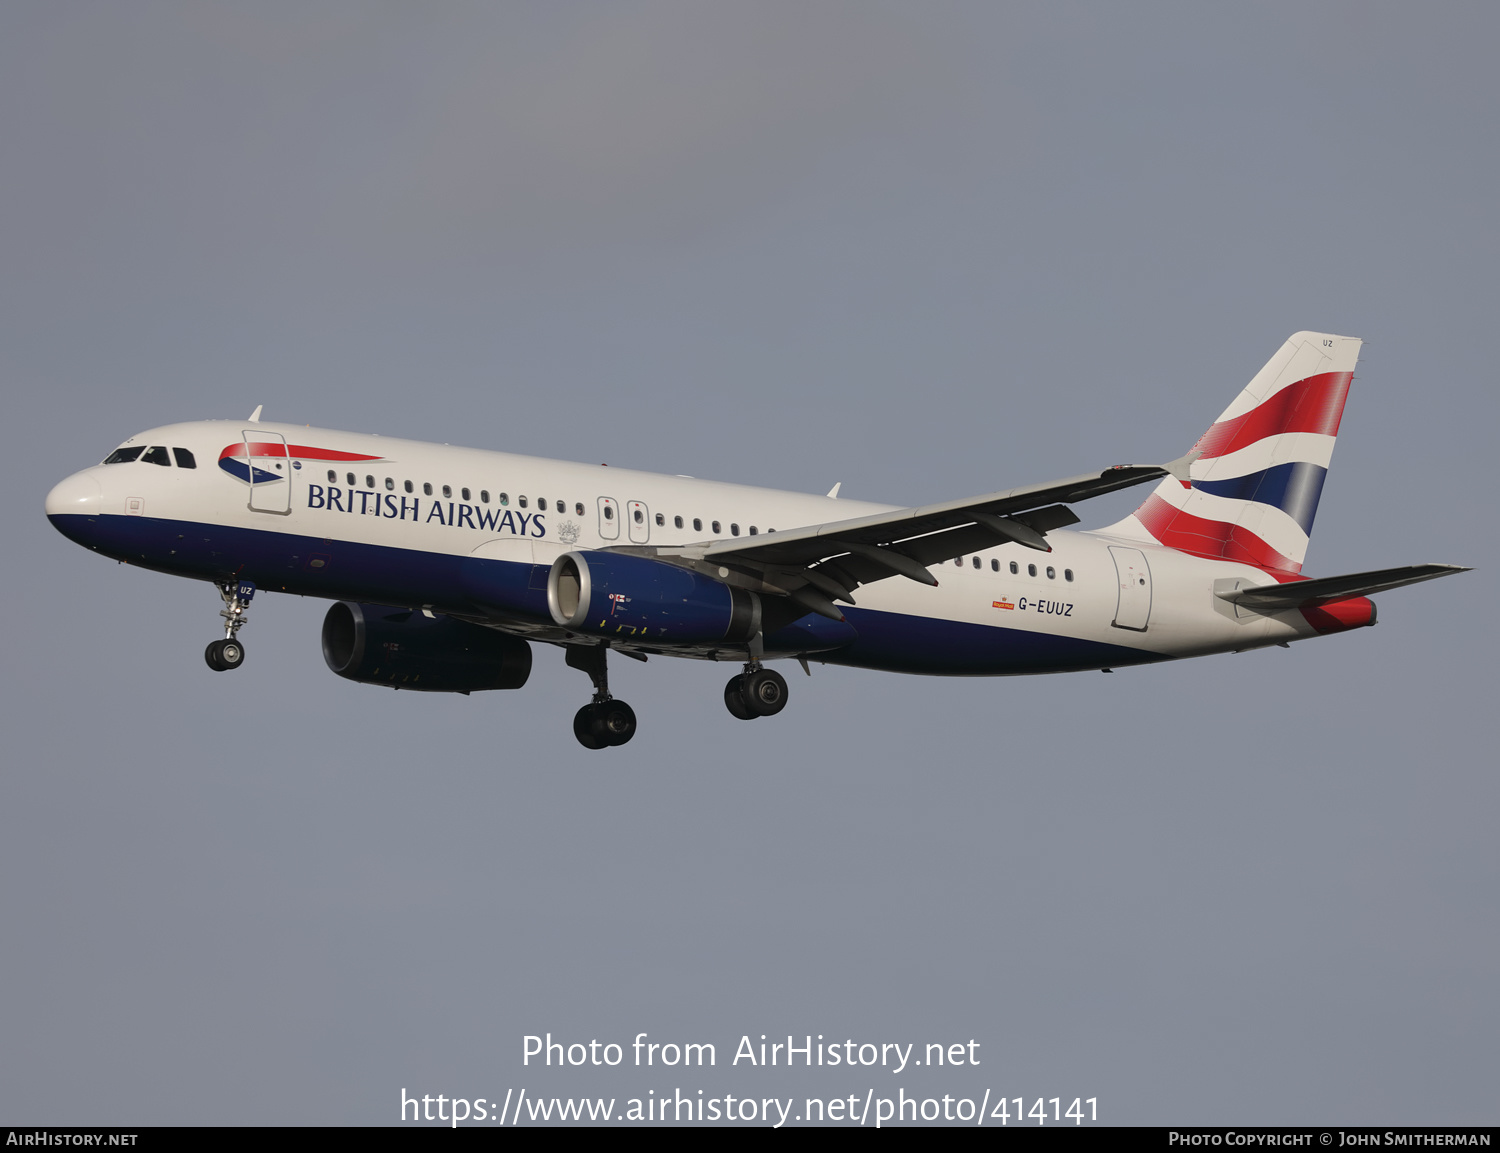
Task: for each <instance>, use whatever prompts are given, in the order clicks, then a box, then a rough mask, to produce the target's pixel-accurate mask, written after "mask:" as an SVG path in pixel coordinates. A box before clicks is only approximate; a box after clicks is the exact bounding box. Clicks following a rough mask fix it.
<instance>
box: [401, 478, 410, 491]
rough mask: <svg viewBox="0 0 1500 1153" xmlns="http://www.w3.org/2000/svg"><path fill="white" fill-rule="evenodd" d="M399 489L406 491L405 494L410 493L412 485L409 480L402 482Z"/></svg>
mask: <svg viewBox="0 0 1500 1153" xmlns="http://www.w3.org/2000/svg"><path fill="white" fill-rule="evenodd" d="M401 487H402V488H404V489H406V491H407V492H411V491H412V483H411V481H409V480H404V481H402V482H401Z"/></svg>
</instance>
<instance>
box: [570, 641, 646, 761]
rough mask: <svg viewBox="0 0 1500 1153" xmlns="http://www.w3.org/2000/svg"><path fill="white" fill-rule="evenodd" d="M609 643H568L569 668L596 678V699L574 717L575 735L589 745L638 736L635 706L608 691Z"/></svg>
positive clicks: (604, 746) (616, 742)
mask: <svg viewBox="0 0 1500 1153" xmlns="http://www.w3.org/2000/svg"><path fill="white" fill-rule="evenodd" d="M608 654H609V646H608V645H569V646H568V649H567V657H566V659H567V662H568V667H569V668H574V669H579V670H581V671H583V672H586V673H588V675H589V679H590V680H592V681H593V682H594V699H593V700H592V701H591V702H590V703H588V704H586V705H584V706H583V708H581V709H579V710H578V713H577V715H576V716H574V718H573V735H574V736H575V737H577V738H578V743H579V744H580V745H582V746H583V747H584V748H586V749H607V748H609V747H610V746H612V745H623V744H624V743H625V742H626V741H628V740H630V738H631V737H633V736H635V710H634V709H632V708H631V707H630V706H629V705H627V704H626V703H625V702H624V701H617V700H615V699H614V698H613V697H611V696H610V695H609V669H608V667H607V666H606V658H607V656H608Z"/></svg>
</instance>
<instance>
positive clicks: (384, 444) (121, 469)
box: [47, 421, 1318, 675]
mask: <svg viewBox="0 0 1500 1153" xmlns="http://www.w3.org/2000/svg"><path fill="white" fill-rule="evenodd" d="M257 443H260V444H265V443H284V444H285V445H286V446H287V450H286V455H284V456H283V457H281V458H280V459H274V458H272V457H270V456H267V457H265V458H263V459H257V458H256V456H255V453H256V451H257V450H256V448H255V447H254V445H256V444H257ZM247 445H248V446H250V447H246V446H247ZM137 446H140V447H147V448H149V447H150V446H163V447H165V448H167V449H168V450H169V452H168V454H167V455H168V457H169V462H168V463H167V464H152V463H147V462H145V461H144V460H141V459H136V460H134V461H129V462H125V463H116V464H101V465H96V466H94V467H92V468H88V469H85V470H84V471H82V472H80V473H77V474H75V475H74V476H72V477H69V478H68V479H67V480H65V481H64V482H62V483H61V484H59V485H58V486H57V488H56V489H54V490H53V493H52V494H51V495H50V496H49V498H48V504H47V511H48V514H49V516H51V517H52V518H53V520H54V523H56V524H57V525H58V527H59V528H60V529H61V530H62V531H63V532H64V533H66V534H67V535H69V536H70V537H72V538H73V539H75V540H77V541H79V543H82V544H85V545H86V546H88V547H90V548H93V549H94V550H96V551H98V552H101V553H103V554H105V555H108V556H111V557H114V558H116V559H119V560H122V561H126V562H128V563H134V564H143V565H146V566H148V567H151V568H155V569H159V570H163V571H169V572H176V573H179V574H181V575H186V576H191V577H196V578H200V579H207V580H214V581H216V582H223V581H225V580H231V579H235V578H237V577H239V578H245V577H248V578H250V579H253V580H254V581H255V582H256V584H257V585H258V586H259V587H260V588H262V589H266V590H271V591H287V592H296V593H300V594H303V595H315V596H324V597H328V598H330V599H355V600H364V601H372V602H377V603H381V604H392V605H397V606H405V607H410V608H426V609H429V610H432V611H437V612H444V613H450V614H455V615H460V616H469V617H470V618H473V619H481V618H487V619H488V621H489V623H492V624H494V625H496V626H497V627H500V628H504V629H509V630H512V631H516V632H518V633H521V634H523V635H524V634H527V633H531V634H532V635H533V636H535V637H536V638H537V639H544V640H550V639H556V633H555V629H556V626H555V624H554V623H553V622H552V620H551V619H550V618H548V617H547V615H546V613H545V609H544V608H543V609H542V610H541V611H536V610H537V606H538V605H539V604H541V603H542V602H540V601H538V600H537V599H536V598H535V597H531V598H530V599H524V598H523V599H522V600H518V601H517V602H516V603H515V604H513V605H509V606H502V607H503V608H504V610H505V611H498V612H497V611H493V606H491V611H482V610H479V609H476V606H475V603H474V602H473V598H472V597H471V596H470V595H469V592H468V589H469V588H470V585H469V584H468V583H466V582H467V577H466V576H465V574H466V573H469V572H471V571H472V565H473V563H475V562H494V563H496V564H499V565H507V566H517V567H516V568H515V570H514V571H515V572H516V573H517V574H519V575H518V579H517V586H516V587H517V588H518V589H521V590H523V591H524V590H529V592H528V593H527V595H528V596H529V593H535V592H536V591H537V588H536V580H535V578H534V577H533V576H532V575H531V574H533V573H536V572H539V571H540V570H542V569H543V568H545V567H546V566H550V565H551V564H552V562H553V561H554V560H555V559H556V558H557V557H558V556H559V555H561V554H562V553H564V552H567V551H569V550H597V549H611V548H618V547H619V546H638V547H639V546H658V547H666V546H682V545H688V544H692V543H694V542H707V541H710V540H725V539H731V538H733V537H736V536H738V537H744V538H748V537H750V536H752V535H756V536H759V535H761V534H766V533H771V532H774V531H776V530H782V531H785V530H787V529H792V528H797V527H801V526H805V525H815V524H822V523H827V522H830V521H840V520H846V519H849V518H853V517H858V516H863V515H867V514H873V513H880V512H884V511H887V510H888V509H889V508H890V507H891V506H887V505H877V504H870V503H865V502H858V501H851V500H837V499H832V498H829V497H821V496H812V495H807V494H802V493H792V492H783V491H778V490H774V489H765V488H753V487H749V486H743V485H732V484H723V483H718V482H714V481H705V480H698V479H695V478H692V477H681V476H664V475H658V474H654V473H646V472H637V471H632V470H629V469H621V468H611V467H607V466H604V465H585V464H576V463H569V462H565V461H555V460H544V459H540V458H536V457H528V456H520V455H515V454H511V453H502V452H490V451H484V450H478V449H468V448H456V447H450V446H448V445H435V444H427V443H422V442H417V441H409V440H400V439H394V438H388V437H382V436H375V435H369V434H361V433H352V432H340V431H334V430H327V429H313V428H306V427H301V426H296V425H286V424H270V423H254V424H251V423H239V422H231V421H198V422H192V423H184V424H175V425H167V426H164V427H161V428H155V429H151V430H149V431H146V432H143V433H140V434H138V435H137V436H134V437H132V438H131V439H130V440H129V441H127V442H126V444H125V446H122V447H137ZM236 446H238V447H236ZM178 448H181V449H186V450H188V451H189V452H190V453H191V454H192V459H193V461H194V462H195V467H192V468H185V467H181V464H180V463H179V459H180V456H181V454H174V453H172V452H171V451H170V450H174V449H178ZM223 454H228V455H223ZM257 469H259V470H260V471H259V472H258V473H257V472H254V471H253V470H257ZM272 470H274V473H275V474H282V475H274V474H273V472H272ZM251 477H256V478H259V479H257V480H254V481H252V480H251V479H250V478H251ZM1046 539H1047V542H1048V543H1049V544H1050V545H1051V546H1052V551H1051V552H1050V553H1044V552H1040V551H1037V550H1034V549H1028V548H1025V547H1022V546H1021V545H1019V544H1014V543H1011V544H1003V545H998V546H996V547H994V548H989V549H986V550H984V551H981V552H978V553H975V554H972V555H966V556H963V557H960V558H958V560H957V561H956V562H948V563H945V564H943V565H940V566H934V567H933V568H932V569H931V572H932V573H933V575H934V576H936V577H937V579H938V582H939V583H938V585H937V587H929V586H927V585H923V584H919V583H917V582H915V581H912V580H907V579H904V578H902V577H891V578H889V579H885V580H880V581H876V582H874V583H872V584H868V585H865V586H862V587H861V588H860V589H858V591H857V593H856V594H855V600H856V601H857V602H858V603H857V607H856V608H851V609H849V610H847V612H848V623H849V625H850V626H852V628H853V629H854V630H855V631H856V632H857V633H858V634H859V639H858V641H857V642H854V643H850V644H847V645H842V646H839V647H837V648H834V649H828V648H827V647H826V646H824V651H822V652H821V653H819V654H818V655H817V657H816V659H826V660H829V661H835V662H838V663H849V664H859V665H867V666H870V667H880V668H892V669H900V670H904V671H912V672H927V673H938V674H943V673H949V674H959V675H963V674H1004V673H1018V672H1045V671H1065V670H1068V669H1079V668H1104V667H1112V666H1114V665H1117V664H1129V663H1139V662H1144V661H1155V660H1162V659H1171V658H1176V657H1186V656H1195V655H1200V654H1204V653H1212V652H1222V651H1228V650H1238V649H1246V648H1253V647H1257V646H1261V645H1267V644H1277V643H1282V642H1286V641H1291V640H1296V639H1299V638H1302V637H1308V636H1313V635H1317V632H1318V630H1317V629H1315V628H1314V627H1313V625H1312V624H1310V623H1309V621H1308V620H1307V619H1304V617H1303V615H1302V614H1300V613H1299V612H1297V611H1287V612H1281V613H1277V614H1274V615H1262V614H1257V613H1251V612H1247V611H1243V610H1241V611H1237V610H1236V609H1235V608H1234V607H1233V606H1232V605H1231V604H1229V603H1227V602H1225V601H1223V600H1221V599H1219V598H1218V597H1216V596H1215V592H1216V591H1220V590H1223V589H1226V588H1233V587H1236V583H1237V582H1238V585H1239V586H1240V587H1249V586H1252V585H1264V584H1271V583H1274V582H1273V578H1272V577H1270V576H1268V574H1267V573H1266V572H1265V571H1264V570H1262V569H1260V568H1257V567H1255V566H1253V565H1249V564H1241V563H1236V562H1232V561H1223V560H1215V559H1207V558H1203V557H1197V556H1192V555H1189V554H1187V553H1184V552H1180V551H1177V550H1175V549H1170V548H1165V547H1162V546H1160V545H1158V544H1156V543H1155V542H1153V541H1151V540H1149V539H1127V538H1123V537H1119V536H1112V535H1106V534H1105V533H1102V532H1098V531H1094V532H1076V531H1066V530H1054V531H1052V532H1050V533H1049V534H1048V535H1047V538H1046ZM466 565H468V566H470V567H468V568H466V567H465V566H466ZM517 595H518V596H520V595H521V594H520V593H519V592H518V594H517ZM623 647H629V646H628V645H625V646H623ZM796 648H797V646H796V644H795V643H793V642H787V643H786V644H784V645H783V646H782V647H781V648H779V649H776V648H775V646H770V647H768V649H767V654H766V655H767V656H772V655H780V656H793V655H801V654H800V653H799V652H797V651H795V650H796ZM773 649H775V651H773ZM652 651H661V650H660V649H659V648H658V649H653V650H652ZM667 651H671V650H670V649H668V650H667ZM680 655H692V656H702V655H706V654H705V653H704V652H702V651H701V649H697V650H692V651H688V650H684V651H683V652H682V653H681V654H680ZM707 655H719V654H717V653H714V654H707ZM743 655H744V648H743V646H741V647H740V648H739V649H738V650H735V651H733V652H731V651H727V650H726V651H725V652H724V653H723V654H722V656H723V659H729V658H731V657H732V658H735V659H743Z"/></svg>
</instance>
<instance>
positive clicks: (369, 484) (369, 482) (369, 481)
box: [365, 476, 375, 488]
mask: <svg viewBox="0 0 1500 1153" xmlns="http://www.w3.org/2000/svg"><path fill="white" fill-rule="evenodd" d="M365 487H366V488H374V487H375V478H374V477H373V476H367V477H365Z"/></svg>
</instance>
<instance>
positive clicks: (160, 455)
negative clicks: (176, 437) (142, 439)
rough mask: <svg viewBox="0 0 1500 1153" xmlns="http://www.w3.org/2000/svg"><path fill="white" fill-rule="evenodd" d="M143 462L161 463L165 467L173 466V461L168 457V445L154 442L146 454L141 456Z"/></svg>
mask: <svg viewBox="0 0 1500 1153" xmlns="http://www.w3.org/2000/svg"><path fill="white" fill-rule="evenodd" d="M141 463H142V464H159V465H161V466H162V467H163V468H171V467H172V462H171V460H170V459H169V458H168V457H167V448H166V445H162V444H153V445H152V446H151V447H150V448H148V449H147V450H146V455H145V456H143V457H141Z"/></svg>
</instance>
